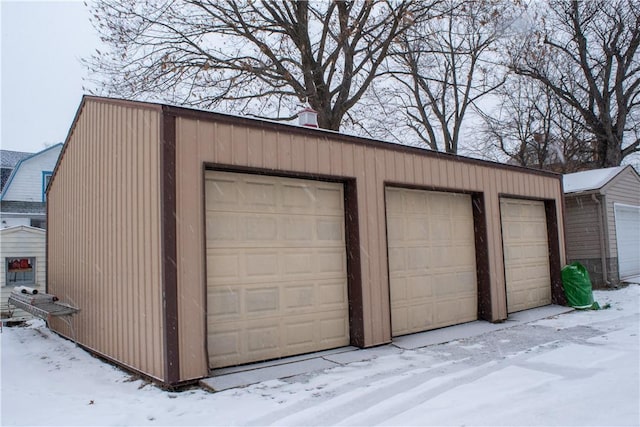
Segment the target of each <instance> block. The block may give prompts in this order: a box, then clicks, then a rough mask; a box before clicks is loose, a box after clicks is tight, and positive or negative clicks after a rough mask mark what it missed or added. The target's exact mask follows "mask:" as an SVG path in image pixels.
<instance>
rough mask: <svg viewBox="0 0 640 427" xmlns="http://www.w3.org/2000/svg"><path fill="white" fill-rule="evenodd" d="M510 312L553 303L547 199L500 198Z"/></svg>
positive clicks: (508, 308) (508, 307) (508, 309)
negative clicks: (545, 201) (545, 204)
mask: <svg viewBox="0 0 640 427" xmlns="http://www.w3.org/2000/svg"><path fill="white" fill-rule="evenodd" d="M500 217H501V220H502V246H503V250H504V270H505V279H506V286H507V312H509V313H513V312H516V311H521V310H526V309H529V308H534V307H541V306H544V305H548V304H551V276H550V272H549V241H548V235H547V216H546V213H545V209H544V202H541V201H532V200H518V199H507V198H502V199H500Z"/></svg>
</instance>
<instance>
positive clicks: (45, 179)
mask: <svg viewBox="0 0 640 427" xmlns="http://www.w3.org/2000/svg"><path fill="white" fill-rule="evenodd" d="M52 175H53V172H51V171H42V201H43V202H44V201H46V200H47V187H48V186H49V181H51V176H52Z"/></svg>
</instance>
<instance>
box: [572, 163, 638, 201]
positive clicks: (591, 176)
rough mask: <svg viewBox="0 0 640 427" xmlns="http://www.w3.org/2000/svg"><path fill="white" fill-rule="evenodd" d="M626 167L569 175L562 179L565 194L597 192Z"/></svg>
mask: <svg viewBox="0 0 640 427" xmlns="http://www.w3.org/2000/svg"><path fill="white" fill-rule="evenodd" d="M625 167H626V166H616V167H613V168H605V169H594V170H589V171H583V172H575V173H569V174H566V175H564V176H563V177H562V183H563V187H564V192H565V194H568V193H577V192H580V191H589V190H597V189H599V188H601V187H602V186H603V185H605V184H606V183H607V182H609V181H610V180H611V179H612V178H613V177H614V176H616V175H617V174H619V173H620V172H621V171H622V170H623V169H624V168H625Z"/></svg>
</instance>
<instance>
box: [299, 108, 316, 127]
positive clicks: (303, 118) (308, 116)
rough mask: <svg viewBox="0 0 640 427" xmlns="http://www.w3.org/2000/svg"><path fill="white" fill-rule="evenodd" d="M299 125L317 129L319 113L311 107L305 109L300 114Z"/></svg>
mask: <svg viewBox="0 0 640 427" xmlns="http://www.w3.org/2000/svg"><path fill="white" fill-rule="evenodd" d="M298 124H299V125H300V126H305V127H308V128H317V127H318V112H317V111H316V110H314V109H313V108H311V107H305V108H304V109H303V110H302V111H299V112H298Z"/></svg>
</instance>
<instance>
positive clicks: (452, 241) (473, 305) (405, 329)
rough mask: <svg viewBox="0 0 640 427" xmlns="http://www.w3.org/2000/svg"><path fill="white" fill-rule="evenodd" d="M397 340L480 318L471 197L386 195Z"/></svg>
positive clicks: (391, 191) (391, 190)
mask: <svg viewBox="0 0 640 427" xmlns="http://www.w3.org/2000/svg"><path fill="white" fill-rule="evenodd" d="M386 204H387V205H386V208H387V240H388V245H389V279H390V281H389V286H390V292H391V328H392V334H393V336H399V335H404V334H409V333H413V332H420V331H426V330H429V329H435V328H440V327H444V326H449V325H455V324H458V323H464V322H470V321H473V320H476V319H477V316H478V314H477V313H478V308H477V306H478V303H477V301H478V297H477V296H478V292H477V283H476V258H475V242H474V234H473V213H472V209H471V197H470V196H469V195H465V194H453V193H443V192H431V191H422V190H408V189H399V188H387V189H386Z"/></svg>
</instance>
